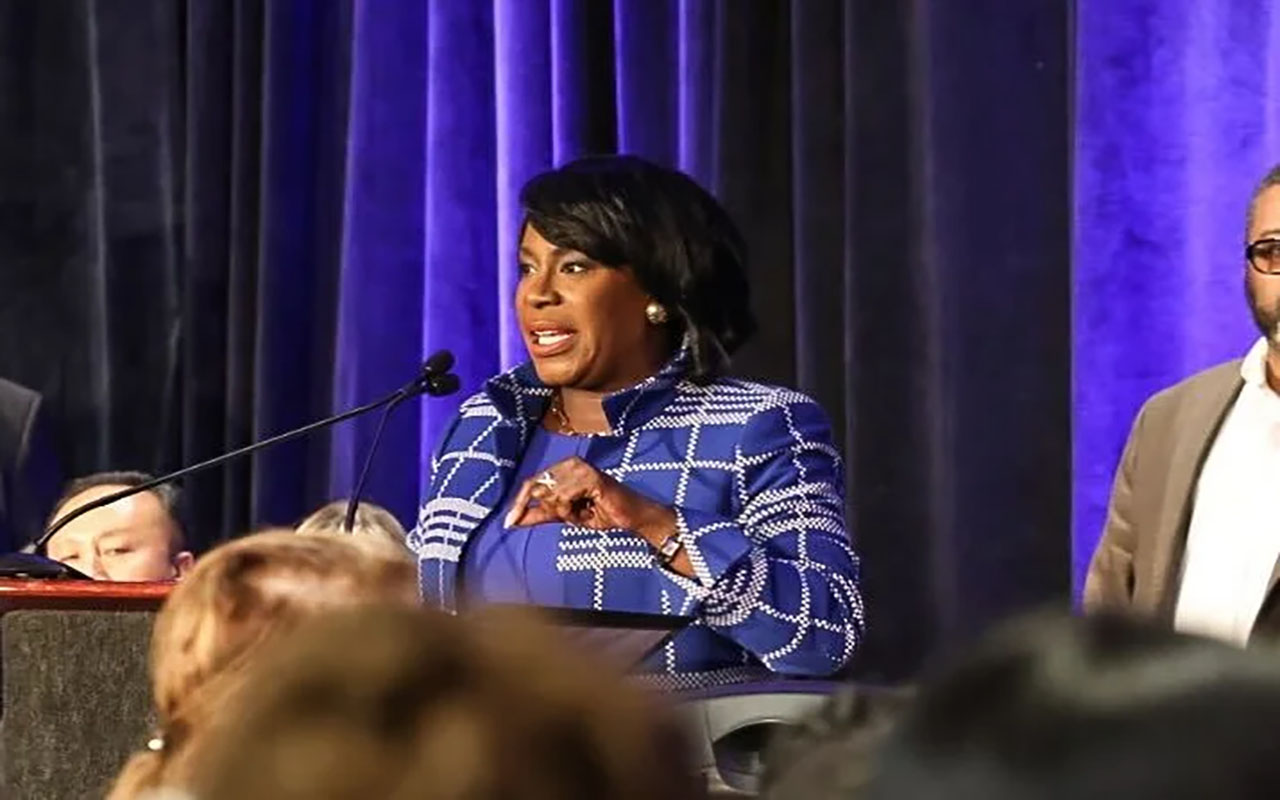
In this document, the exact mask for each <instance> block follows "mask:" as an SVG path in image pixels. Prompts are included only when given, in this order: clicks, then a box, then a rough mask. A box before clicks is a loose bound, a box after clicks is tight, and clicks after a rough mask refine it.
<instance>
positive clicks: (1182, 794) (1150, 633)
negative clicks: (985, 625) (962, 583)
mask: <svg viewBox="0 0 1280 800" xmlns="http://www.w3.org/2000/svg"><path fill="white" fill-rule="evenodd" d="M1278 719H1280V664H1277V660H1276V654H1275V653H1270V652H1262V651H1259V650H1249V651H1244V650H1238V649H1236V648H1233V647H1230V646H1228V645H1225V644H1220V643H1217V642H1212V641H1207V640H1201V639H1195V638H1191V637H1187V636H1183V635H1180V634H1176V633H1173V632H1171V631H1168V630H1164V629H1156V628H1151V627H1146V626H1144V625H1141V624H1139V623H1137V622H1134V621H1130V620H1123V619H1117V618H1110V617H1094V618H1088V619H1066V618H1055V617H1042V616H1039V617H1032V618H1028V619H1025V620H1022V621H1020V622H1016V623H1014V624H1012V625H1010V626H1007V627H1005V628H1003V629H1002V630H1000V631H998V632H996V633H995V634H993V635H992V636H991V637H990V638H989V639H987V640H986V641H985V643H984V644H982V645H981V646H979V647H978V648H977V649H976V650H974V651H973V652H972V653H971V654H970V655H969V656H968V658H966V659H964V660H962V661H960V662H959V663H958V664H957V665H956V666H954V667H953V668H952V669H951V670H950V671H948V672H946V673H945V674H943V675H942V676H941V677H940V678H939V679H938V680H936V681H934V682H932V683H931V684H930V685H928V686H926V687H925V688H923V689H922V690H921V693H920V694H919V696H918V698H917V700H916V702H915V703H914V704H913V705H912V706H911V708H910V709H909V710H908V711H907V712H906V714H905V715H904V716H903V718H902V720H901V722H900V723H899V725H898V726H897V728H896V730H895V731H894V733H893V734H892V735H891V736H890V738H889V744H888V745H887V746H886V748H885V750H884V752H883V753H882V754H881V758H880V760H879V763H878V765H877V767H876V769H875V771H874V774H873V775H872V778H871V781H870V784H869V786H868V789H867V791H866V792H865V793H864V794H860V795H858V797H860V798H871V800H881V799H887V798H903V797H909V798H917V799H918V800H932V799H933V798H938V799H939V800H941V799H942V798H946V800H979V798H980V799H981V800H1013V798H1018V800H1038V799H1039V798H1044V799H1045V800H1050V799H1052V800H1058V798H1062V799H1063V800H1065V799H1066V798H1087V797H1116V798H1125V800H1145V799H1146V798H1150V800H1156V799H1157V798H1159V800H1184V799H1185V800H1192V798H1206V797H1212V798H1215V800H1252V799H1253V798H1257V799H1258V800H1261V798H1274V797H1278V796H1280V737H1278V736H1276V735H1275V727H1276V720H1278ZM790 796H794V797H800V796H805V797H812V796H824V797H825V796H833V795H801V794H794V795H790Z"/></svg>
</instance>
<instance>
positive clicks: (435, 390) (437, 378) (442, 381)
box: [427, 373, 462, 397]
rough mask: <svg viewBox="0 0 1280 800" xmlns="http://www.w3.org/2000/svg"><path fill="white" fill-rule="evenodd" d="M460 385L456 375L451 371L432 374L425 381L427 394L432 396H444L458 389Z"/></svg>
mask: <svg viewBox="0 0 1280 800" xmlns="http://www.w3.org/2000/svg"><path fill="white" fill-rule="evenodd" d="M461 385H462V384H461V382H459V381H458V376H457V375H454V374H453V373H448V374H446V375H434V376H432V377H431V378H430V379H429V380H428V381H427V394H429V395H431V396H432V397H444V396H445V395H447V394H453V393H454V392H456V391H458V388H459V387H460V386H461Z"/></svg>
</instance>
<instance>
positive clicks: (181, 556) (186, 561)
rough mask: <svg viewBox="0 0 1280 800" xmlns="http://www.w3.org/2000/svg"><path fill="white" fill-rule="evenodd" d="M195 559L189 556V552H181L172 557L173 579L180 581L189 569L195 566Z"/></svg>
mask: <svg viewBox="0 0 1280 800" xmlns="http://www.w3.org/2000/svg"><path fill="white" fill-rule="evenodd" d="M195 563H196V557H195V556H194V555H192V554H191V551H190V550H183V551H182V552H181V553H178V554H177V555H175V556H174V557H173V577H174V578H175V579H176V580H182V578H183V576H185V575H186V574H187V573H188V572H190V571H191V568H192V567H193V566H195Z"/></svg>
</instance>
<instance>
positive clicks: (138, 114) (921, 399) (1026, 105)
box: [0, 0, 1072, 677]
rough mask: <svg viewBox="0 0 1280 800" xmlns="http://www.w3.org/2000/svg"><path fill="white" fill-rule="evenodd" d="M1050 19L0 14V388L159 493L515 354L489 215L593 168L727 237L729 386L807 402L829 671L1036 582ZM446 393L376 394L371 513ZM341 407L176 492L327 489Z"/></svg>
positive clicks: (208, 505) (1056, 447) (473, 7)
mask: <svg viewBox="0 0 1280 800" xmlns="http://www.w3.org/2000/svg"><path fill="white" fill-rule="evenodd" d="M1071 20H1072V8H1071V4H1070V3H1069V2H1067V1H1066V0H1023V1H1022V2H1016V3H1011V2H1008V1H1007V0H965V1H964V2H956V0H912V1H911V2H905V1H904V2H882V0H848V1H847V2H835V1H828V0H795V1H794V2H781V1H771V0H752V1H751V2H745V1H743V2H730V1H728V0H613V2H607V1H606V0H577V1H575V0H524V1H522V0H495V1H494V2H454V0H436V1H434V2H394V3H392V2H387V3H383V2H373V1H372V0H368V1H366V2H354V3H353V2H350V0H324V1H323V2H316V0H273V1H272V2H270V3H264V2H262V0H186V2H185V3H179V2H174V0H96V2H93V3H88V2H83V1H82V0H0V374H3V375H5V376H7V377H10V378H13V379H16V380H19V381H21V382H24V383H26V384H29V385H31V386H34V387H36V388H39V389H41V390H43V391H45V392H47V393H48V394H49V395H50V396H51V398H52V400H53V402H54V404H55V405H56V406H57V408H58V409H60V411H61V416H62V423H63V427H62V432H63V440H62V448H63V451H64V458H65V461H66V462H67V463H68V464H69V465H71V467H72V468H73V471H76V472H88V471H91V470H97V469H102V468H106V467H138V468H145V469H150V470H162V469H166V468H169V467H173V466H175V465H178V464H180V463H184V462H187V461H191V460H195V459H200V458H204V457H208V456H211V455H213V454H215V453H218V452H220V451H222V450H225V449H227V448H231V447H234V446H237V445H241V444H244V443H246V442H248V441H250V440H251V439H253V438H255V437H259V436H263V435H266V434H271V433H275V432H278V431H280V430H283V429H286V428H289V427H291V426H294V425H298V424H300V423H302V422H304V421H307V420H310V419H312V418H314V417H318V416H320V415H324V414H327V413H330V412H332V411H334V410H336V409H341V408H345V407H347V406H350V405H353V404H355V403H358V402H362V401H365V400H367V399H369V398H372V397H374V396H377V395H379V394H380V393H383V392H385V391H387V390H389V389H391V388H394V387H395V386H397V385H399V384H400V383H402V382H403V381H404V380H406V379H407V378H408V377H409V376H410V375H411V374H412V373H413V372H414V370H415V368H416V366H417V365H418V364H419V363H420V361H421V359H422V358H423V356H424V355H425V354H426V353H428V352H430V351H432V350H434V349H436V348H440V347H449V348H451V349H453V350H454V352H455V353H456V354H457V356H458V362H459V369H460V375H461V377H462V382H463V388H464V391H471V390H475V389H476V388H477V387H478V386H479V385H480V383H481V381H482V380H483V379H485V378H486V377H488V376H490V375H491V374H493V373H494V372H496V371H497V370H499V369H500V368H502V367H504V366H508V365H511V364H513V363H515V362H517V361H518V360H520V359H521V357H522V352H521V346H520V343H519V340H518V338H517V337H516V334H515V331H514V329H513V326H512V319H511V317H512V312H511V308H510V297H511V294H512V287H513V282H514V280H515V267H514V258H513V255H512V254H513V250H514V243H515V238H516V233H517V224H518V217H517V210H516V207H515V197H516V192H517V190H518V188H519V186H520V184H521V183H522V182H523V181H524V180H525V179H526V178H527V177H529V176H530V175H531V174H533V173H534V172H536V171H538V170H541V169H544V168H546V167H548V166H549V165H552V164H555V163H558V162H562V161H564V160H566V159H569V158H572V157H574V156H577V155H580V154H585V153H598V152H611V151H622V152H629V153H636V154H640V155H643V156H647V157H649V158H652V159H656V160H658V161H661V162H663V163H666V164H670V165H674V166H678V167H680V168H682V169H684V170H686V171H688V172H690V173H691V174H693V175H694V176H695V177H696V178H697V179H699V180H700V181H701V182H703V183H704V184H705V185H706V186H708V187H709V188H710V189H712V190H713V191H714V192H715V193H716V194H717V195H718V196H719V197H720V198H721V199H722V200H723V201H724V203H725V204H726V205H727V206H728V207H729V209H730V210H731V211H732V213H733V214H734V216H735V217H736V218H737V220H738V222H739V223H740V224H741V226H742V227H743V229H744V231H745V232H746V235H747V239H748V241H749V244H750V246H751V256H752V267H751V269H752V278H753V289H754V296H755V307H756V310H757V312H758V314H759V316H760V318H761V320H762V323H763V330H762V332H761V334H760V336H759V338H758V340H757V341H755V342H754V343H753V344H752V345H750V346H749V347H748V348H747V350H746V351H745V352H744V353H742V355H741V358H740V359H739V361H738V367H739V371H740V372H741V373H744V374H746V375H749V376H754V377H759V378H764V379H767V380H771V381H778V382H782V383H786V384H792V385H795V386H798V387H800V388H801V389H803V390H805V391H807V392H809V393H811V394H813V395H814V396H815V397H817V399H818V400H819V401H820V402H821V403H822V404H823V405H824V406H825V407H826V408H827V410H828V411H829V413H830V414H831V416H832V418H833V421H834V423H835V427H836V431H837V435H838V437H839V438H840V442H841V443H842V445H843V448H844V450H845V452H846V453H847V454H848V464H849V499H850V521H851V526H852V529H853V535H854V538H855V540H856V544H857V547H858V549H859V550H860V551H861V553H862V555H863V559H864V563H863V570H864V573H863V577H864V586H865V589H866V593H867V597H868V602H869V607H870V608H869V618H870V626H871V640H870V643H869V647H868V648H867V651H866V653H865V654H864V658H863V670H864V673H865V674H867V675H874V676H889V677H896V676H901V675H903V674H906V673H908V672H910V671H911V670H913V669H914V668H915V667H916V665H917V664H918V663H919V662H920V660H921V658H922V657H923V656H924V654H925V653H926V652H928V651H929V650H930V649H932V648H933V647H935V646H936V645H938V644H942V643H949V642H953V641H955V640H957V639H961V638H964V637H967V636H968V635H970V634H971V633H972V632H974V631H975V630H977V629H978V628H979V627H982V626H984V625H985V624H987V623H988V622H989V621H991V620H992V619H993V618H995V617H997V616H1001V615H1003V614H1005V613H1008V612H1010V611H1011V610H1015V609H1019V608H1022V607H1025V606H1027V605H1030V604H1036V603H1040V602H1045V601H1048V602H1059V603H1063V604H1065V603H1066V602H1067V599H1068V592H1069V575H1070V559H1069V548H1070V535H1069V498H1070V474H1069V469H1070V463H1071V462H1070V419H1069V401H1070V398H1071V391H1070V367H1071V348H1070V327H1069V322H1070V318H1069V313H1070V312H1069V298H1070V293H1071V282H1070V280H1071V279H1070V270H1069V266H1068V253H1069V242H1070V234H1069V209H1070V196H1069V177H1070V163H1069V161H1070V159H1069V153H1070V127H1069V122H1070V120H1069V109H1070V107H1071V94H1070V92H1071V87H1070V81H1069V60H1070V58H1069V55H1070V50H1071V48H1070V42H1071V39H1070V34H1071V31H1070V28H1071ZM455 402H456V399H455V401H444V402H441V401H427V402H425V403H424V404H422V405H420V406H418V407H413V408H404V409H402V410H401V411H400V412H399V414H398V416H397V417H396V418H395V419H394V420H393V422H392V423H391V427H390V430H389V435H388V437H387V440H386V442H385V443H384V446H383V450H382V452H381V456H380V458H379V461H378V464H377V468H376V472H375V474H374V476H373V479H372V490H371V491H370V496H371V497H372V499H374V500H376V501H378V502H380V503H383V504H385V505H387V506H389V507H390V508H392V509H393V510H394V511H395V512H396V513H397V514H398V515H399V516H400V517H401V519H402V520H403V521H404V522H405V523H406V524H411V523H412V521H413V517H414V510H415V504H416V498H417V494H418V491H419V488H420V486H421V483H422V481H423V478H424V475H423V468H422V464H423V463H424V461H425V454H426V453H427V452H428V450H429V449H430V447H431V445H432V443H433V441H434V438H435V435H436V433H437V431H439V429H440V427H441V424H442V422H443V421H444V419H445V418H446V417H447V416H448V415H449V414H450V413H451V411H452V410H453V408H454V405H455ZM372 427H373V421H372V420H368V421H365V422H364V423H361V424H357V425H350V426H348V427H346V428H343V429H341V430H339V431H336V432H335V433H334V434H333V435H332V436H317V437H315V438H314V439H312V440H311V441H309V442H307V443H305V444H298V445H294V446H288V447H281V448H279V449H277V450H275V451H273V452H271V453H268V454H264V455H262V456H261V457H259V458H256V459H254V460H253V461H252V462H246V463H244V464H242V465H240V466H238V467H233V468H229V469H227V470H225V471H220V472H216V473H213V474H209V475H206V476H204V477H202V478H199V479H195V480H192V481H191V482H190V484H189V489H190V492H191V496H192V499H193V501H194V505H195V510H196V517H197V520H198V523H199V525H200V532H201V536H202V538H203V539H204V541H205V542H210V541H214V540H217V539H220V538H223V537H226V536H230V535H234V534H236V533H239V532H242V531H244V530H246V529H247V528H249V527H251V526H254V525H261V524H266V523H289V522H292V521H293V520H295V519H296V518H298V517H299V516H300V515H302V514H303V513H304V512H305V511H307V510H308V509H310V508H311V507H314V506H316V505H317V504H319V503H321V502H322V501H324V500H327V499H330V498H333V497H339V496H342V495H344V494H345V493H346V492H347V491H348V490H349V487H350V485H351V481H352V475H353V472H354V470H355V468H356V466H357V462H358V460H359V456H360V455H361V454H362V453H363V452H364V449H365V447H366V446H367V444H368V441H369V438H370V435H371V433H372Z"/></svg>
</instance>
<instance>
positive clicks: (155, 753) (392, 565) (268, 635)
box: [108, 529, 416, 800]
mask: <svg viewBox="0 0 1280 800" xmlns="http://www.w3.org/2000/svg"><path fill="white" fill-rule="evenodd" d="M415 600H416V580H415V575H414V570H413V566H412V565H411V564H409V563H407V562H406V561H405V560H404V559H402V558H397V557H393V556H392V555H390V554H386V553H379V552H377V551H376V550H374V549H371V548H367V547H362V546H360V545H359V544H357V543H356V542H354V541H352V540H350V539H347V538H340V537H336V536H334V537H320V536H297V535H295V534H294V533H293V532H292V531H290V530H288V529H280V530H275V531H270V532H264V533H258V534H254V535H251V536H246V537H244V538H243V539H238V540H235V541H232V542H229V543H227V544H224V545H222V546H221V547H218V548H216V549H214V550H212V551H210V552H209V553H208V554H207V555H205V556H204V557H203V558H201V559H200V560H199V561H198V562H197V563H196V565H195V568H194V569H192V571H191V572H190V574H188V575H187V577H186V579H185V580H184V581H183V582H182V583H180V584H178V585H177V586H176V587H175V588H174V590H173V592H172V594H170V595H169V598H168V599H167V600H166V602H165V604H164V606H163V607H162V608H161V609H160V613H159V614H158V615H157V617H156V622H155V627H154V629H153V631H152V634H151V654H150V660H151V686H152V694H153V699H154V702H155V711H156V715H157V717H158V723H159V729H160V731H159V735H158V736H157V737H156V738H155V739H153V740H152V742H151V743H149V745H148V746H149V748H150V749H148V750H145V751H140V752H139V753H137V754H136V755H134V756H133V757H132V758H131V759H130V760H129V762H128V763H127V764H126V765H125V767H124V769H123V770H122V771H121V773H120V775H119V776H118V777H117V779H116V783H115V786H114V787H113V788H112V791H111V794H110V795H109V796H108V800H128V799H129V798H134V797H136V796H138V794H139V793H141V792H143V791H145V790H148V789H153V788H157V787H161V786H182V785H183V783H184V782H185V774H186V769H187V755H188V753H189V750H190V745H191V743H192V741H193V740H195V739H197V738H198V737H200V736H202V735H203V734H204V733H205V732H206V731H207V729H208V728H209V727H211V725H212V724H213V723H214V722H215V721H216V720H217V719H218V718H219V716H220V715H221V713H223V711H224V707H225V705H226V703H227V701H228V699H229V698H230V697H232V696H234V695H235V693H237V692H238V691H240V690H241V689H242V688H243V685H244V681H245V676H246V674H247V668H248V666H249V665H250V664H251V662H253V661H254V660H255V659H256V658H257V657H258V654H259V651H260V649H261V648H262V646H263V645H264V644H265V643H266V642H268V641H269V640H271V639H274V638H275V637H277V636H279V635H280V634H282V633H284V632H286V631H288V630H290V629H292V628H293V627H294V626H296V625H297V624H298V622H300V621H301V620H304V619H306V618H307V617H310V616H313V615H315V614H316V613H317V612H319V611H323V610H326V609H332V608H334V607H338V606H345V605H352V604H359V603H367V602H400V603H404V604H409V603H413V602H414V601H415Z"/></svg>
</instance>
